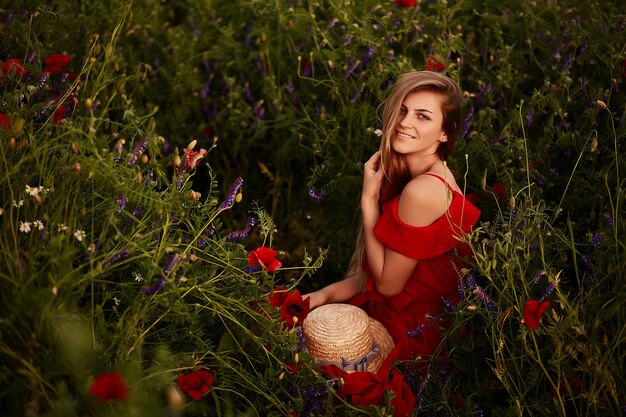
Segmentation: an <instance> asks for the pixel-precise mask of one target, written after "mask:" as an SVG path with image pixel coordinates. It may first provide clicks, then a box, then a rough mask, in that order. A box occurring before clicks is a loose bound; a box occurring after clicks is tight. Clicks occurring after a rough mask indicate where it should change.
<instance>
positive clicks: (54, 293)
mask: <svg viewBox="0 0 626 417" xmlns="http://www.w3.org/2000/svg"><path fill="white" fill-rule="evenodd" d="M58 293H59V288H58V287H52V295H54V296H55V297H56V296H57V294H58Z"/></svg>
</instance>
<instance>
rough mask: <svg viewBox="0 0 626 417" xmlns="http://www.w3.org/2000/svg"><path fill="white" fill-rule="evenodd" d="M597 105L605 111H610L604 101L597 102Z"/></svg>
mask: <svg viewBox="0 0 626 417" xmlns="http://www.w3.org/2000/svg"><path fill="white" fill-rule="evenodd" d="M596 104H597V105H598V107H600V108H601V109H604V110H608V109H609V108H608V107H607V106H606V103H605V102H604V101H602V100H598V101H596Z"/></svg>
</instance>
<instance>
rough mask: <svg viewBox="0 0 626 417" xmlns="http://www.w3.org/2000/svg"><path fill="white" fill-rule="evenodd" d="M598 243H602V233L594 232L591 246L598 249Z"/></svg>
mask: <svg viewBox="0 0 626 417" xmlns="http://www.w3.org/2000/svg"><path fill="white" fill-rule="evenodd" d="M600 243H602V235H601V234H600V232H595V233H594V234H593V237H592V238H591V246H592V247H593V248H594V249H598V246H600Z"/></svg>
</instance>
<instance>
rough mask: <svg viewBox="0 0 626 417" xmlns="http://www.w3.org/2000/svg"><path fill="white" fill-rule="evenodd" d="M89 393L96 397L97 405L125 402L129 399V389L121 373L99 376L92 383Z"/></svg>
mask: <svg viewBox="0 0 626 417" xmlns="http://www.w3.org/2000/svg"><path fill="white" fill-rule="evenodd" d="M89 391H90V392H91V393H92V394H93V395H94V396H95V397H96V403H97V404H100V403H102V402H105V401H109V400H125V399H127V398H128V387H127V386H126V381H125V380H124V377H123V376H122V374H120V373H116V374H102V375H99V376H97V377H96V379H94V380H93V382H92V383H91V387H90V388H89Z"/></svg>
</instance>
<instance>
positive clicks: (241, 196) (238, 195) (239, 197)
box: [235, 193, 243, 203]
mask: <svg viewBox="0 0 626 417" xmlns="http://www.w3.org/2000/svg"><path fill="white" fill-rule="evenodd" d="M242 199H243V194H242V193H237V195H236V196H235V203H239V202H241V200H242Z"/></svg>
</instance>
